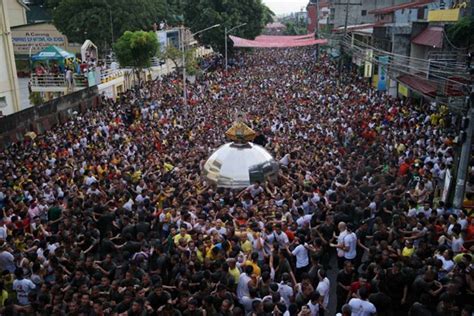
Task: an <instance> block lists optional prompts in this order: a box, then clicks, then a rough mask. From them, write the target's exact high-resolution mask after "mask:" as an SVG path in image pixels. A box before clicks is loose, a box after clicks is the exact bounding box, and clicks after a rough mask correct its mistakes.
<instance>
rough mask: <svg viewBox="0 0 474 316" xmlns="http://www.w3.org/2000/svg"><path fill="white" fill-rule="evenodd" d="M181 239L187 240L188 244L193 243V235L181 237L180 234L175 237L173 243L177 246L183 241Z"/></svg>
mask: <svg viewBox="0 0 474 316" xmlns="http://www.w3.org/2000/svg"><path fill="white" fill-rule="evenodd" d="M181 238H183V239H185V240H186V241H187V242H189V241H191V239H192V238H191V235H189V234H185V235H184V236H181V234H178V235H176V236H174V237H173V241H174V243H175V244H176V245H177V244H178V243H179V241H180V240H181Z"/></svg>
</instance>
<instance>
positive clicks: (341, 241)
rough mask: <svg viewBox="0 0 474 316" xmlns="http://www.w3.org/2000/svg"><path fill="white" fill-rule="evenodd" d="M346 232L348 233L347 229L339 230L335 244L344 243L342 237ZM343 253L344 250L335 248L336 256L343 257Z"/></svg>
mask: <svg viewBox="0 0 474 316" xmlns="http://www.w3.org/2000/svg"><path fill="white" fill-rule="evenodd" d="M347 234H349V232H348V231H347V230H345V231H343V232H341V233H340V234H339V236H337V244H338V245H343V244H344V238H345V237H346V236H347ZM344 253H345V251H344V250H342V249H340V248H337V256H338V257H344Z"/></svg>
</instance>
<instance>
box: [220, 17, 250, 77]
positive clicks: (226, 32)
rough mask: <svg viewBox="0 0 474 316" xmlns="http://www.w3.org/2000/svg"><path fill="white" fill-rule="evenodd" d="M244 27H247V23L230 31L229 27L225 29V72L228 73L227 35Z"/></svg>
mask: <svg viewBox="0 0 474 316" xmlns="http://www.w3.org/2000/svg"><path fill="white" fill-rule="evenodd" d="M244 25H247V23H242V24H240V25H237V26H234V27H233V28H231V29H230V30H228V31H227V27H226V28H225V29H224V39H225V71H227V34H229V33H230V32H232V31H233V30H235V29H238V28H239V27H242V26H244Z"/></svg>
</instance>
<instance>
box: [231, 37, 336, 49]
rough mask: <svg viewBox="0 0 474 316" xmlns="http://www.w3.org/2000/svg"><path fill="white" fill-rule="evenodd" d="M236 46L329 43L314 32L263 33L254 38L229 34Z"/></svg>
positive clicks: (274, 46)
mask: <svg viewBox="0 0 474 316" xmlns="http://www.w3.org/2000/svg"><path fill="white" fill-rule="evenodd" d="M229 37H230V39H231V40H232V42H234V47H255V48H284V47H300V46H310V45H316V44H327V42H328V41H327V40H326V39H314V35H313V34H308V35H298V36H272V35H262V36H258V37H257V38H255V39H254V40H249V39H245V38H241V37H237V36H232V35H230V36H229Z"/></svg>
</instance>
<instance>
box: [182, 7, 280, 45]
mask: <svg viewBox="0 0 474 316" xmlns="http://www.w3.org/2000/svg"><path fill="white" fill-rule="evenodd" d="M271 13H272V12H271V11H270V10H269V9H268V8H266V6H265V5H264V4H263V3H262V2H261V0H192V1H191V0H187V1H186V4H185V7H184V18H185V25H186V26H188V27H189V28H190V29H191V31H192V32H197V31H199V30H202V29H205V28H207V27H209V26H211V25H214V24H220V25H221V27H218V28H214V29H212V30H209V31H207V32H205V33H202V34H200V37H199V39H200V42H201V43H204V44H207V45H211V46H212V48H213V49H214V50H218V51H220V52H223V51H224V46H225V45H224V28H225V27H227V28H228V29H230V28H232V27H234V26H237V25H240V24H243V23H247V24H246V25H245V26H244V27H241V28H239V29H237V30H235V31H234V32H233V34H236V35H238V36H242V37H245V38H255V37H256V36H257V35H259V34H260V33H261V31H262V30H263V28H264V26H265V24H266V23H267V22H268V21H269V17H268V15H269V14H271ZM228 41H229V40H228ZM228 44H229V48H231V47H232V42H231V41H229V42H228Z"/></svg>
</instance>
